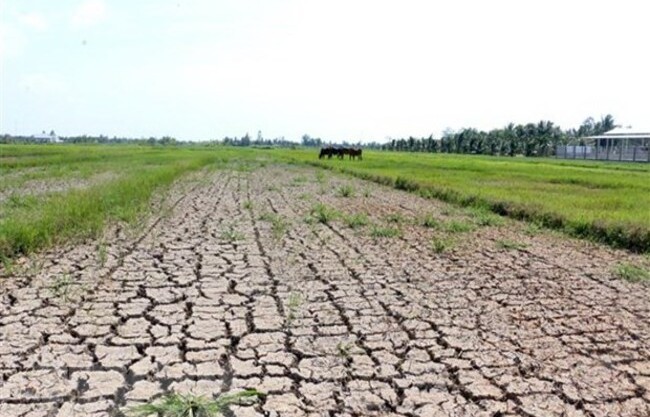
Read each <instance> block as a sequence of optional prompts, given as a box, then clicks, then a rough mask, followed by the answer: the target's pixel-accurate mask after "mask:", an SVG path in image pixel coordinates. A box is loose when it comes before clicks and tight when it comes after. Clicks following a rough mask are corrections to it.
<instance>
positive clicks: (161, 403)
mask: <svg viewBox="0 0 650 417" xmlns="http://www.w3.org/2000/svg"><path fill="white" fill-rule="evenodd" d="M261 395H262V394H261V393H260V392H258V391H257V390H245V391H241V392H238V393H235V394H221V395H219V396H218V397H217V398H214V399H212V398H206V397H202V396H194V395H182V394H176V393H172V394H168V395H166V396H164V397H163V398H161V399H160V400H158V401H157V402H153V403H148V404H142V405H137V406H134V407H132V408H131V409H130V410H129V411H128V415H131V416H133V417H147V416H152V415H155V416H158V417H215V416H219V415H223V414H224V412H225V411H226V410H227V407H228V406H230V405H233V404H241V403H249V402H251V401H255V400H257V399H258V398H259V397H260V396H261Z"/></svg>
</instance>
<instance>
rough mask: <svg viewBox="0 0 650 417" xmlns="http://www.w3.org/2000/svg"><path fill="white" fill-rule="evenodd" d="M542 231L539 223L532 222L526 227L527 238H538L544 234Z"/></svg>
mask: <svg viewBox="0 0 650 417" xmlns="http://www.w3.org/2000/svg"><path fill="white" fill-rule="evenodd" d="M542 230H543V228H542V226H540V225H539V224H538V223H535V222H532V223H528V224H527V225H526V227H525V228H524V234H525V235H526V236H537V235H539V234H540V233H542Z"/></svg>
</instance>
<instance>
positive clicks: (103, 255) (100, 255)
mask: <svg viewBox="0 0 650 417" xmlns="http://www.w3.org/2000/svg"><path fill="white" fill-rule="evenodd" d="M97 260H98V261H99V266H100V267H102V268H103V267H104V265H106V261H107V260H108V251H107V250H106V243H104V242H103V241H102V242H99V243H98V244H97Z"/></svg>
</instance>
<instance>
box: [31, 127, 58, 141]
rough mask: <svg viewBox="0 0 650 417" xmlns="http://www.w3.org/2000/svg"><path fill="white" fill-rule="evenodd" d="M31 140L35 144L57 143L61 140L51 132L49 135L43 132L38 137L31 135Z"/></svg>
mask: <svg viewBox="0 0 650 417" xmlns="http://www.w3.org/2000/svg"><path fill="white" fill-rule="evenodd" d="M32 140H33V141H34V142H36V143H59V142H61V140H60V139H59V137H58V136H57V134H56V133H54V131H53V130H52V131H51V132H50V133H49V134H48V133H45V131H43V132H41V134H40V135H32Z"/></svg>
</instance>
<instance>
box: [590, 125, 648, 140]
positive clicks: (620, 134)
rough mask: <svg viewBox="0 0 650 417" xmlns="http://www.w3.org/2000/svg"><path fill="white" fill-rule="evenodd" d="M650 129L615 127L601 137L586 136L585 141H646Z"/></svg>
mask: <svg viewBox="0 0 650 417" xmlns="http://www.w3.org/2000/svg"><path fill="white" fill-rule="evenodd" d="M648 138H650V129H634V128H632V126H626V127H615V128H614V129H612V130H609V131H607V132H605V133H603V134H602V135H596V136H588V137H587V138H586V139H648Z"/></svg>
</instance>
